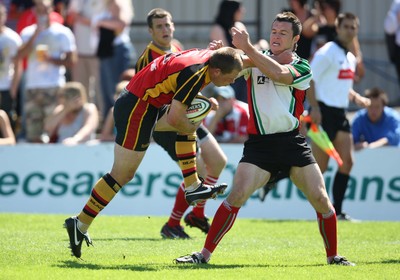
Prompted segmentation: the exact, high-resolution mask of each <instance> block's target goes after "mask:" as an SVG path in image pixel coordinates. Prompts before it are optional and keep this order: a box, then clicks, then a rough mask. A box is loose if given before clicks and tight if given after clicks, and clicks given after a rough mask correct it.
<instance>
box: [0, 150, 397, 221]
mask: <svg viewBox="0 0 400 280" xmlns="http://www.w3.org/2000/svg"><path fill="white" fill-rule="evenodd" d="M222 149H223V150H224V151H225V153H226V154H227V155H228V164H227V166H226V168H225V170H224V171H223V173H222V175H221V177H220V182H226V183H228V184H229V185H230V184H231V182H232V179H233V175H234V172H235V169H236V165H237V163H238V160H239V159H240V157H241V153H242V145H240V144H230V145H228V144H226V145H222ZM0 161H1V164H0V212H19V213H63V214H66V215H75V214H78V213H79V212H80V210H81V209H82V207H83V206H84V204H85V203H86V201H87V199H88V197H89V194H90V191H91V188H92V186H93V185H94V183H95V182H96V181H97V180H98V178H99V177H101V176H102V175H103V174H105V173H106V172H108V171H109V170H110V168H111V165H112V161H113V144H112V143H102V144H98V145H91V146H89V145H78V146H73V147H67V146H63V145H58V144H54V145H39V144H36V145H35V144H18V145H17V146H13V147H0ZM399 163H400V149H397V148H389V147H387V148H386V147H385V148H381V149H376V150H365V151H361V152H357V153H355V164H354V167H353V171H352V173H351V180H350V183H349V187H348V190H347V192H346V200H345V202H344V210H346V211H347V212H349V213H350V214H351V215H352V216H354V217H355V218H358V219H362V220H394V221H400V167H399ZM335 172H336V164H335V162H334V161H331V162H330V165H329V169H328V171H327V172H326V173H325V174H324V177H325V181H326V183H327V188H328V190H330V188H331V184H332V181H333V177H334V175H335ZM181 180H182V176H181V173H180V170H179V168H178V167H177V165H176V164H175V163H174V162H173V161H172V160H171V159H170V158H169V156H168V155H167V153H166V152H164V150H162V148H160V147H159V146H157V145H151V146H150V148H149V150H148V151H147V153H146V156H145V158H144V160H143V162H142V164H141V166H140V168H139V170H138V172H137V175H136V176H135V178H134V179H133V180H132V181H131V182H130V183H129V184H128V185H126V186H125V187H124V188H123V189H122V190H121V191H120V192H119V193H118V195H117V196H116V197H115V198H114V199H113V200H112V201H111V203H110V204H109V205H108V206H107V208H106V209H105V210H104V211H103V212H102V214H103V215H104V214H107V215H147V216H152V215H156V216H167V215H169V214H170V211H171V209H172V205H173V203H174V198H175V194H176V190H177V188H178V186H179V184H180V183H181ZM228 192H229V188H228ZM329 192H330V191H329ZM330 193H331V192H330ZM222 200H223V197H221V198H218V199H217V200H216V201H215V200H211V201H209V202H208V203H207V205H206V214H207V215H208V216H211V217H212V216H213V214H214V213H215V211H216V209H217V208H218V206H219V205H220V203H221V202H222ZM239 217H249V218H267V219H314V218H315V212H314V210H313V209H312V207H311V206H310V205H309V203H308V202H307V200H305V198H304V196H303V195H302V193H301V192H299V191H298V190H297V188H296V187H295V186H294V185H293V184H292V183H291V182H290V181H289V180H287V179H285V180H282V181H280V182H279V184H278V187H277V188H276V189H275V190H274V191H272V192H271V193H270V194H269V195H268V197H267V199H266V200H265V201H264V202H263V203H262V202H260V201H259V200H258V198H257V194H254V195H253V197H252V198H251V199H250V200H249V201H248V202H247V203H246V204H245V205H244V206H243V207H242V209H241V210H240V214H239Z"/></svg>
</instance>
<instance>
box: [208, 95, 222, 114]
mask: <svg viewBox="0 0 400 280" xmlns="http://www.w3.org/2000/svg"><path fill="white" fill-rule="evenodd" d="M208 100H210V102H211V105H212V110H215V111H217V110H218V108H219V103H218V101H217V99H215V98H214V97H210V98H209V99H208Z"/></svg>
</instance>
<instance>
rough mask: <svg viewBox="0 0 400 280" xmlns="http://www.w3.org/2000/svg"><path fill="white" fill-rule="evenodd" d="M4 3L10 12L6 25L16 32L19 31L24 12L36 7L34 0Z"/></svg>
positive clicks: (6, 1)
mask: <svg viewBox="0 0 400 280" xmlns="http://www.w3.org/2000/svg"><path fill="white" fill-rule="evenodd" d="M3 3H4V4H5V6H6V9H7V10H8V16H7V23H6V25H7V26H8V27H9V28H11V29H12V30H14V31H16V30H17V23H18V21H19V20H20V18H21V16H22V15H23V14H24V12H25V11H26V10H28V9H30V8H32V7H33V5H34V4H33V1H32V0H5V1H3ZM18 33H19V32H18Z"/></svg>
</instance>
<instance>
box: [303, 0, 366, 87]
mask: <svg viewBox="0 0 400 280" xmlns="http://www.w3.org/2000/svg"><path fill="white" fill-rule="evenodd" d="M314 4H315V9H314V10H313V14H314V16H313V17H309V18H308V19H307V20H306V21H305V22H304V34H307V36H309V37H313V43H312V49H311V57H312V55H313V54H314V53H315V52H316V51H317V50H318V49H319V48H320V47H322V46H323V45H324V44H325V43H327V42H330V41H334V40H336V39H337V33H336V25H335V22H336V18H337V16H338V15H339V13H340V10H341V8H342V1H341V0H316V1H315V2H314ZM348 48H349V50H350V51H351V52H352V53H353V54H354V55H355V57H356V58H357V65H356V72H355V75H354V81H355V82H358V81H359V80H360V79H362V77H364V75H365V68H364V63H363V60H362V52H361V48H360V43H359V41H358V37H355V38H354V39H353V41H352V42H351V44H350V45H349V46H348ZM310 60H311V58H310Z"/></svg>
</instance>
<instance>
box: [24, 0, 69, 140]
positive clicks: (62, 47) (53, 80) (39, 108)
mask: <svg viewBox="0 0 400 280" xmlns="http://www.w3.org/2000/svg"><path fill="white" fill-rule="evenodd" d="M36 8H37V16H38V23H37V24H33V25H30V26H28V27H25V28H24V29H23V30H22V31H21V38H22V41H23V44H22V46H21V47H20V49H19V50H18V57H19V58H24V57H27V58H28V67H27V69H26V84H25V88H26V92H25V93H24V94H25V96H24V112H23V114H24V117H25V126H24V129H25V138H26V141H27V142H35V143H43V142H44V140H43V137H42V135H43V133H44V121H45V118H46V117H47V116H48V115H49V114H50V113H51V112H52V111H53V110H54V108H55V106H56V105H57V103H58V100H57V92H58V90H59V89H60V87H62V86H63V85H64V84H65V82H66V78H65V72H66V68H70V67H72V66H73V64H74V63H75V61H76V53H75V51H76V45H75V37H74V35H73V33H72V31H71V30H70V29H69V28H67V27H65V26H64V25H62V24H59V23H56V22H53V23H51V22H50V20H49V14H50V12H51V11H52V1H50V0H36Z"/></svg>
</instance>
